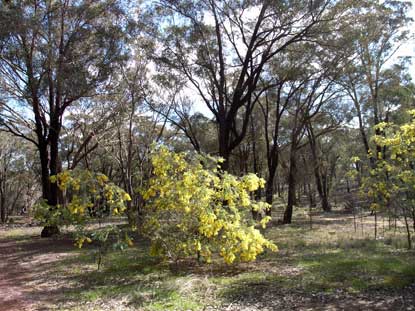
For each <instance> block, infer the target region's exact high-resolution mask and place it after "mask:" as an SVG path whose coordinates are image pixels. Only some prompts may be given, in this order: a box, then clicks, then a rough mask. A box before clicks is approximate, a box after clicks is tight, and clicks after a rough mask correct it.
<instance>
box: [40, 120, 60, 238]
mask: <svg viewBox="0 0 415 311" xmlns="http://www.w3.org/2000/svg"><path fill="white" fill-rule="evenodd" d="M51 119H52V120H51V129H50V135H49V147H50V158H48V151H47V145H46V144H47V143H46V142H45V143H44V145H45V147H44V148H43V149H42V150H40V148H39V153H40V157H41V165H42V189H47V193H43V198H44V199H46V200H47V202H48V205H49V206H50V208H51V209H54V208H56V206H57V205H58V203H59V188H58V184H57V183H51V182H50V176H54V175H57V174H58V173H59V132H60V124H59V121H58V120H53V116H52V117H51ZM42 159H43V160H42ZM58 233H59V228H58V226H57V225H55V224H51V225H47V226H45V227H44V228H43V229H42V232H41V233H40V236H41V237H42V238H46V237H51V236H53V235H56V234H58Z"/></svg>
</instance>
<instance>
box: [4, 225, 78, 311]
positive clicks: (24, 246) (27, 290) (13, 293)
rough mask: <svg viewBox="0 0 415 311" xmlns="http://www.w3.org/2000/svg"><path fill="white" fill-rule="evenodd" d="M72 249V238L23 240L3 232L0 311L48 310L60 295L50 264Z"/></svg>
mask: <svg viewBox="0 0 415 311" xmlns="http://www.w3.org/2000/svg"><path fill="white" fill-rule="evenodd" d="M37 229H39V230H40V228H37ZM35 230H36V229H35ZM0 231H4V229H3V230H2V229H0ZM39 232H40V231H39ZM0 233H1V232H0ZM71 248H73V243H72V242H71V241H70V240H69V239H59V240H52V239H41V238H39V237H33V238H32V239H31V242H30V243H21V242H19V240H16V239H11V238H2V237H1V235H0V311H29V310H47V305H48V303H51V302H53V301H54V300H56V299H57V297H59V292H56V289H57V288H58V287H56V286H55V285H56V284H55V283H56V282H57V278H55V277H56V276H53V275H50V274H49V273H50V271H49V269H48V267H49V265H51V264H53V263H54V262H56V261H59V260H61V259H62V258H63V257H66V256H68V255H69V253H68V250H70V249H71Z"/></svg>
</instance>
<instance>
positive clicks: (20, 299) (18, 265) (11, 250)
mask: <svg viewBox="0 0 415 311" xmlns="http://www.w3.org/2000/svg"><path fill="white" fill-rule="evenodd" d="M20 259H21V258H20V256H19V248H18V246H17V245H16V242H15V241H11V240H2V241H1V244H0V310H1V311H3V310H4V311H6V310H8V311H14V310H16V311H17V310H32V309H33V305H32V299H31V298H30V287H29V286H28V284H30V282H31V281H33V279H32V278H33V277H34V276H33V275H32V274H31V273H30V270H29V269H28V268H27V267H24V266H23V265H22V262H21V260H20Z"/></svg>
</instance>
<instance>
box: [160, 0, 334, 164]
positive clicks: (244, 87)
mask: <svg viewBox="0 0 415 311" xmlns="http://www.w3.org/2000/svg"><path fill="white" fill-rule="evenodd" d="M335 3H336V1H330V0H322V1H301V2H299V1H269V0H266V1H233V0H229V1H217V0H209V1H196V0H183V1H169V0H162V1H157V2H156V3H155V4H154V6H153V9H154V12H156V13H157V14H158V17H159V18H160V19H159V20H158V21H159V22H158V26H159V33H158V34H159V39H160V44H161V46H160V49H159V54H158V58H157V60H158V64H159V65H160V68H164V69H167V70H168V72H169V73H171V72H172V70H173V72H174V73H175V74H176V75H181V76H182V79H183V80H184V81H185V82H186V85H187V86H188V87H191V88H192V89H193V90H194V91H195V92H196V93H197V94H198V96H199V98H200V100H201V101H202V102H203V103H204V104H205V105H206V106H207V107H208V109H209V110H210V111H211V112H212V114H213V115H214V118H215V121H216V123H217V124H218V149H219V155H220V156H221V157H223V158H224V160H225V161H224V163H223V164H222V169H224V170H227V169H228V167H229V157H230V155H231V152H232V151H233V150H234V149H235V148H236V147H237V146H238V145H239V144H240V143H241V141H242V140H243V139H244V137H245V135H246V133H247V131H248V129H249V118H250V116H251V113H252V110H253V107H254V106H255V104H256V102H257V101H258V98H259V97H260V96H261V95H262V94H263V93H264V92H265V91H266V90H267V89H268V88H269V86H270V85H272V81H268V79H267V76H266V75H265V74H264V71H265V69H266V68H267V66H268V63H269V62H270V60H271V59H272V58H273V57H275V56H276V55H278V54H279V53H281V52H283V51H284V50H286V49H287V48H288V47H289V46H291V45H292V44H294V43H296V42H301V41H303V40H311V38H312V37H313V36H314V31H315V28H316V27H317V26H318V25H319V24H320V23H322V21H323V20H325V19H329V18H333V15H332V14H329V13H328V12H329V11H330V8H331V7H333V6H334V5H335ZM261 79H262V80H263V81H268V82H267V83H259V81H260V80H261ZM238 115H239V116H242V117H239V118H238Z"/></svg>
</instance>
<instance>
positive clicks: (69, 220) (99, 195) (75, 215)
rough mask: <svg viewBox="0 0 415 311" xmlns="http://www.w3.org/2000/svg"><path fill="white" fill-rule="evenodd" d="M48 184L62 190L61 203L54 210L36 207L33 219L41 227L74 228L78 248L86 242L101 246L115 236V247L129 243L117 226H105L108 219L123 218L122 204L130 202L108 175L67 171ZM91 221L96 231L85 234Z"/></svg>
mask: <svg viewBox="0 0 415 311" xmlns="http://www.w3.org/2000/svg"><path fill="white" fill-rule="evenodd" d="M50 181H51V182H52V183H57V185H58V187H59V189H60V190H61V191H62V197H63V202H61V203H60V204H58V205H57V206H56V207H50V206H49V205H47V204H46V202H41V203H40V204H38V205H37V206H36V208H35V218H36V219H37V220H39V221H40V222H41V223H42V224H43V225H56V226H59V227H60V226H75V229H76V242H75V245H76V246H77V247H79V248H81V247H82V246H83V244H84V243H85V242H87V243H92V242H96V244H98V245H99V246H100V247H101V246H103V245H104V244H105V243H106V241H107V240H108V237H109V236H110V235H113V236H115V237H116V239H115V240H116V242H115V245H116V246H117V247H119V248H124V247H126V246H128V245H131V244H132V241H131V239H130V238H129V237H128V236H127V235H126V234H125V232H123V231H122V230H121V229H120V228H119V227H118V226H116V225H111V224H107V223H106V222H107V220H109V218H110V217H113V216H119V215H122V214H123V213H124V212H125V210H126V205H125V202H126V201H130V200H131V198H130V196H129V195H128V193H126V192H125V191H124V190H123V189H121V188H120V187H118V186H116V185H115V184H114V183H112V182H110V181H109V179H108V177H107V176H105V175H104V174H100V173H93V172H90V171H87V170H73V171H70V170H68V171H63V172H62V173H59V174H58V175H56V176H51V177H50ZM91 222H98V228H94V229H93V230H88V231H87V230H86V226H87V225H88V224H90V223H91ZM101 224H102V226H101ZM100 250H102V249H101V248H100Z"/></svg>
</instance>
